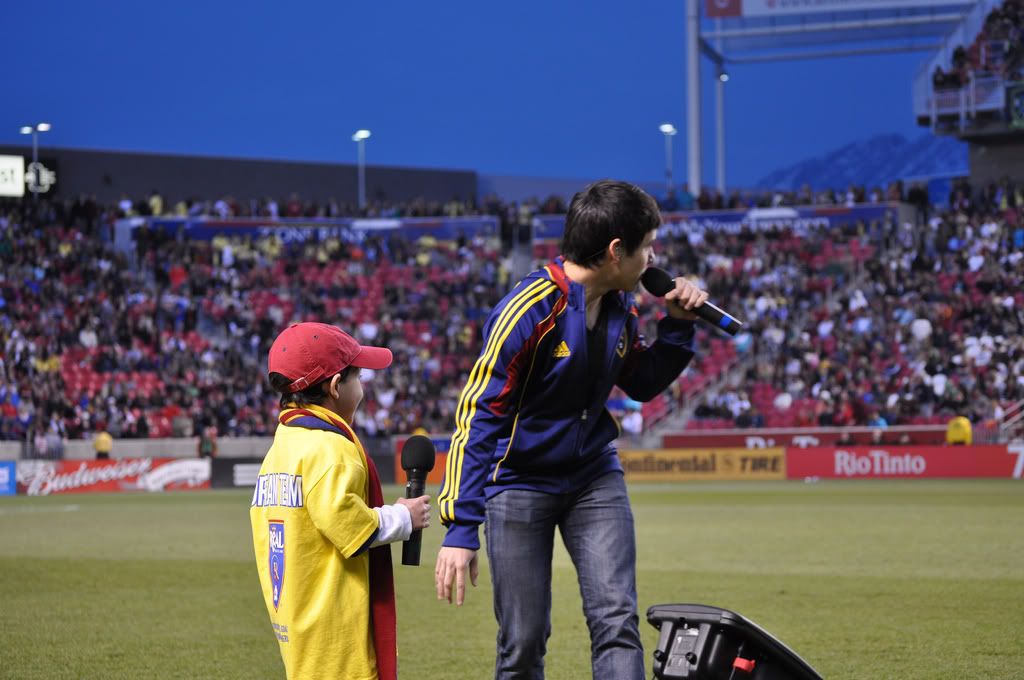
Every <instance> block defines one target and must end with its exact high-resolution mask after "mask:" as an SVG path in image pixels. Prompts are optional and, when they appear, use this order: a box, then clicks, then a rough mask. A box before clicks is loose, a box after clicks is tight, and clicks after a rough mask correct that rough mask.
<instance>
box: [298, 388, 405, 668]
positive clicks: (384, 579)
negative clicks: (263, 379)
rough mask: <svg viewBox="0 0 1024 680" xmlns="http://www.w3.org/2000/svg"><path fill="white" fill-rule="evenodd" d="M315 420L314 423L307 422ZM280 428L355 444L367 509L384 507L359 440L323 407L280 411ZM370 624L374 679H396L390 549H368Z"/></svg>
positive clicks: (377, 480) (374, 470) (373, 468)
mask: <svg viewBox="0 0 1024 680" xmlns="http://www.w3.org/2000/svg"><path fill="white" fill-rule="evenodd" d="M310 419H315V420H310ZM279 420H280V422H281V424H282V425H289V426H297V427H306V428H309V429H317V430H327V431H328V432H335V433H336V434H340V435H341V436H343V437H345V438H346V439H348V440H349V441H350V442H352V443H353V444H355V446H356V449H357V450H358V451H359V455H361V456H362V458H363V460H365V461H366V471H367V473H368V474H367V476H368V482H369V483H368V484H367V486H368V487H369V489H368V493H367V501H368V504H369V506H370V507H371V508H379V507H381V506H383V505H384V492H383V491H382V490H381V488H380V477H379V476H378V475H377V466H376V465H374V464H373V459H372V458H370V457H369V456H368V455H366V450H365V449H363V444H362V442H360V441H359V437H357V436H356V433H355V432H354V431H353V430H352V428H351V427H349V425H348V423H346V422H345V421H344V420H342V419H341V418H339V417H337V416H335V415H334V414H332V413H330V412H329V411H327V410H326V409H324V408H318V409H314V410H310V409H304V408H288V409H284V410H283V411H281V416H280V418H279ZM370 621H371V624H372V625H373V648H374V650H375V651H376V654H377V677H378V678H379V680H397V678H398V642H397V635H396V632H395V631H396V628H397V616H396V614H395V579H394V572H393V570H392V567H391V546H390V545H382V546H379V547H377V548H370Z"/></svg>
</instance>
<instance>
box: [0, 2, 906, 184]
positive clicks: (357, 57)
mask: <svg viewBox="0 0 1024 680" xmlns="http://www.w3.org/2000/svg"><path fill="white" fill-rule="evenodd" d="M0 25H3V26H4V27H5V28H6V29H7V30H5V31H4V33H5V50H4V51H5V53H6V54H7V57H8V58H7V60H6V64H7V66H6V68H5V69H4V76H3V78H2V80H0V92H2V93H3V95H2V99H3V105H2V106H0V143H15V144H17V143H23V142H24V141H25V140H26V138H25V137H22V136H20V135H19V134H18V127H19V126H21V125H23V124H25V123H31V122H34V121H37V120H46V121H49V122H51V123H53V125H54V128H53V131H52V132H50V133H47V134H46V135H45V136H44V138H43V140H42V143H43V144H51V145H53V146H63V147H75V148H91V149H115V150H131V151H156V152H172V153H182V154H200V155H215V156H239V157H256V158H280V159H296V160H316V161H328V162H347V163H352V162H354V161H355V156H356V151H355V145H354V143H353V142H352V141H351V139H350V138H351V135H352V132H354V131H355V130H356V129H357V128H362V127H366V128H369V129H371V130H372V131H373V137H372V138H371V139H370V140H369V141H368V142H367V161H368V162H369V163H371V164H382V165H398V166H417V167H444V168H461V169H469V170H476V171H478V172H481V173H484V174H499V175H502V174H505V175H529V176H551V177H567V178H577V177H578V178H591V177H597V176H609V177H620V178H624V179H631V180H634V181H641V180H655V181H656V180H659V179H660V178H661V177H662V173H663V168H664V144H663V140H662V137H661V134H660V133H659V132H658V129H657V128H658V124H659V123H661V122H664V121H671V122H673V123H674V124H675V125H676V127H678V128H679V129H680V130H681V131H682V130H683V129H684V127H685V118H684V113H685V81H684V44H685V24H684V2H682V0H676V1H674V2H668V1H666V0H663V1H658V0H632V1H631V2H622V1H621V0H618V1H617V2H611V1H610V0H590V1H588V2H556V1H552V0H547V1H539V0H517V2H514V3H485V2H465V1H464V0H453V1H450V2H437V3H423V2H408V1H406V0H393V1H390V2H385V1H380V2H369V3H348V2H343V1H336V2H331V3H328V2H293V3H281V2H277V3H268V2H247V3H240V2H238V3H229V2H218V1H216V0H210V1H208V2H195V1H193V0H179V1H178V2H174V3H163V2H160V3H156V2H121V3H113V2H90V3H83V2H69V1H67V0H59V1H54V2H49V3H25V2H6V3H4V4H3V8H2V9H0ZM925 57H926V55H925V54H922V53H918V54H904V55H886V56H878V57H870V58H842V59H830V60H821V61H800V62H788V63H787V62H783V63H773V64H768V65H746V66H735V67H733V68H731V69H730V74H731V76H732V79H731V80H730V82H729V83H728V86H727V94H726V111H727V121H726V122H727V128H728V141H727V166H728V171H729V172H728V179H729V184H730V185H737V186H744V185H749V184H752V183H753V182H755V181H756V180H757V179H759V178H760V177H762V176H763V175H765V174H766V173H767V172H769V171H771V170H773V169H775V168H777V167H780V166H785V165H789V164H791V163H792V162H794V161H798V160H802V159H804V158H807V157H810V156H815V155H820V154H822V153H823V152H825V151H828V150H830V149H833V148H835V147H837V146H840V145H842V144H844V143H847V142H850V141H854V140H858V139H862V138H865V137H869V136H872V135H875V134H879V133H884V132H898V133H901V134H905V135H907V136H918V135H921V134H923V132H922V131H920V130H919V129H918V128H916V126H915V125H914V120H913V115H912V109H911V84H912V81H913V77H914V74H915V73H916V69H917V67H918V65H919V64H920V63H921V62H922V61H923V60H924V59H925ZM705 68H706V69H707V72H708V74H710V66H709V65H707V64H705ZM710 81H711V79H710V78H707V82H708V90H707V93H708V96H707V97H706V106H705V110H706V113H705V158H706V162H705V171H704V172H705V182H706V183H707V182H709V181H713V178H714V174H713V173H714V168H713V164H712V160H713V149H714V146H713V145H714V141H713V140H714V137H713V135H714V131H713V127H712V125H711V120H712V119H711V111H712V109H711V104H712V98H711V89H710ZM674 150H675V163H674V169H675V176H676V178H677V179H683V178H685V174H686V150H685V135H684V134H680V135H679V136H677V137H676V138H675V149H674Z"/></svg>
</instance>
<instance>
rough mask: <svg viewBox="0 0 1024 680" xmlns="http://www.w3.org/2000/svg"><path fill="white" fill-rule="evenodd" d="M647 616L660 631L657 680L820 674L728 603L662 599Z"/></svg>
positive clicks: (784, 679) (803, 678)
mask: <svg viewBox="0 0 1024 680" xmlns="http://www.w3.org/2000/svg"><path fill="white" fill-rule="evenodd" d="M647 621H648V623H650V624H651V625H652V626H654V627H655V628H657V629H658V630H659V631H660V632H661V635H660V636H659V638H658V647H657V649H656V650H655V651H654V675H655V677H657V678H659V680H676V679H677V678H687V679H688V680H821V676H820V675H819V674H818V672H817V671H815V670H814V669H813V668H811V666H810V665H809V664H808V663H807V662H806V661H804V660H803V659H801V658H800V657H799V656H798V655H797V654H796V652H794V651H793V650H791V649H790V648H789V647H787V646H786V645H784V644H782V642H780V641H779V640H777V639H775V638H774V637H773V636H772V635H770V634H769V633H768V632H767V631H765V630H764V629H763V628H761V627H760V626H758V625H757V624H756V623H754V622H753V621H750V620H748V619H746V618H744V617H742V616H740V615H739V614H737V613H736V612H732V611H729V610H728V609H721V608H719V607H711V606H708V605H701V604H661V605H655V606H653V607H651V608H650V609H648V610H647Z"/></svg>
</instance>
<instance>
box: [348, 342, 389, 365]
mask: <svg viewBox="0 0 1024 680" xmlns="http://www.w3.org/2000/svg"><path fill="white" fill-rule="evenodd" d="M350 365H351V366H358V367H359V368H369V369H373V370H379V369H382V368H387V367H388V366H390V365H391V350H389V349H388V348H387V347H367V346H366V345H360V346H359V354H357V355H356V358H355V359H353V360H352V362H351V364H350Z"/></svg>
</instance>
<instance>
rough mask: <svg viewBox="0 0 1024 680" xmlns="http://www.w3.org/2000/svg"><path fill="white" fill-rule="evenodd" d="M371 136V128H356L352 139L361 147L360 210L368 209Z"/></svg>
mask: <svg viewBox="0 0 1024 680" xmlns="http://www.w3.org/2000/svg"><path fill="white" fill-rule="evenodd" d="M369 138H370V131H369V130H356V133H355V134H354V135H352V141H353V142H355V143H356V146H357V148H358V149H359V164H358V170H359V210H360V211H362V210H366V140H367V139H369Z"/></svg>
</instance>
